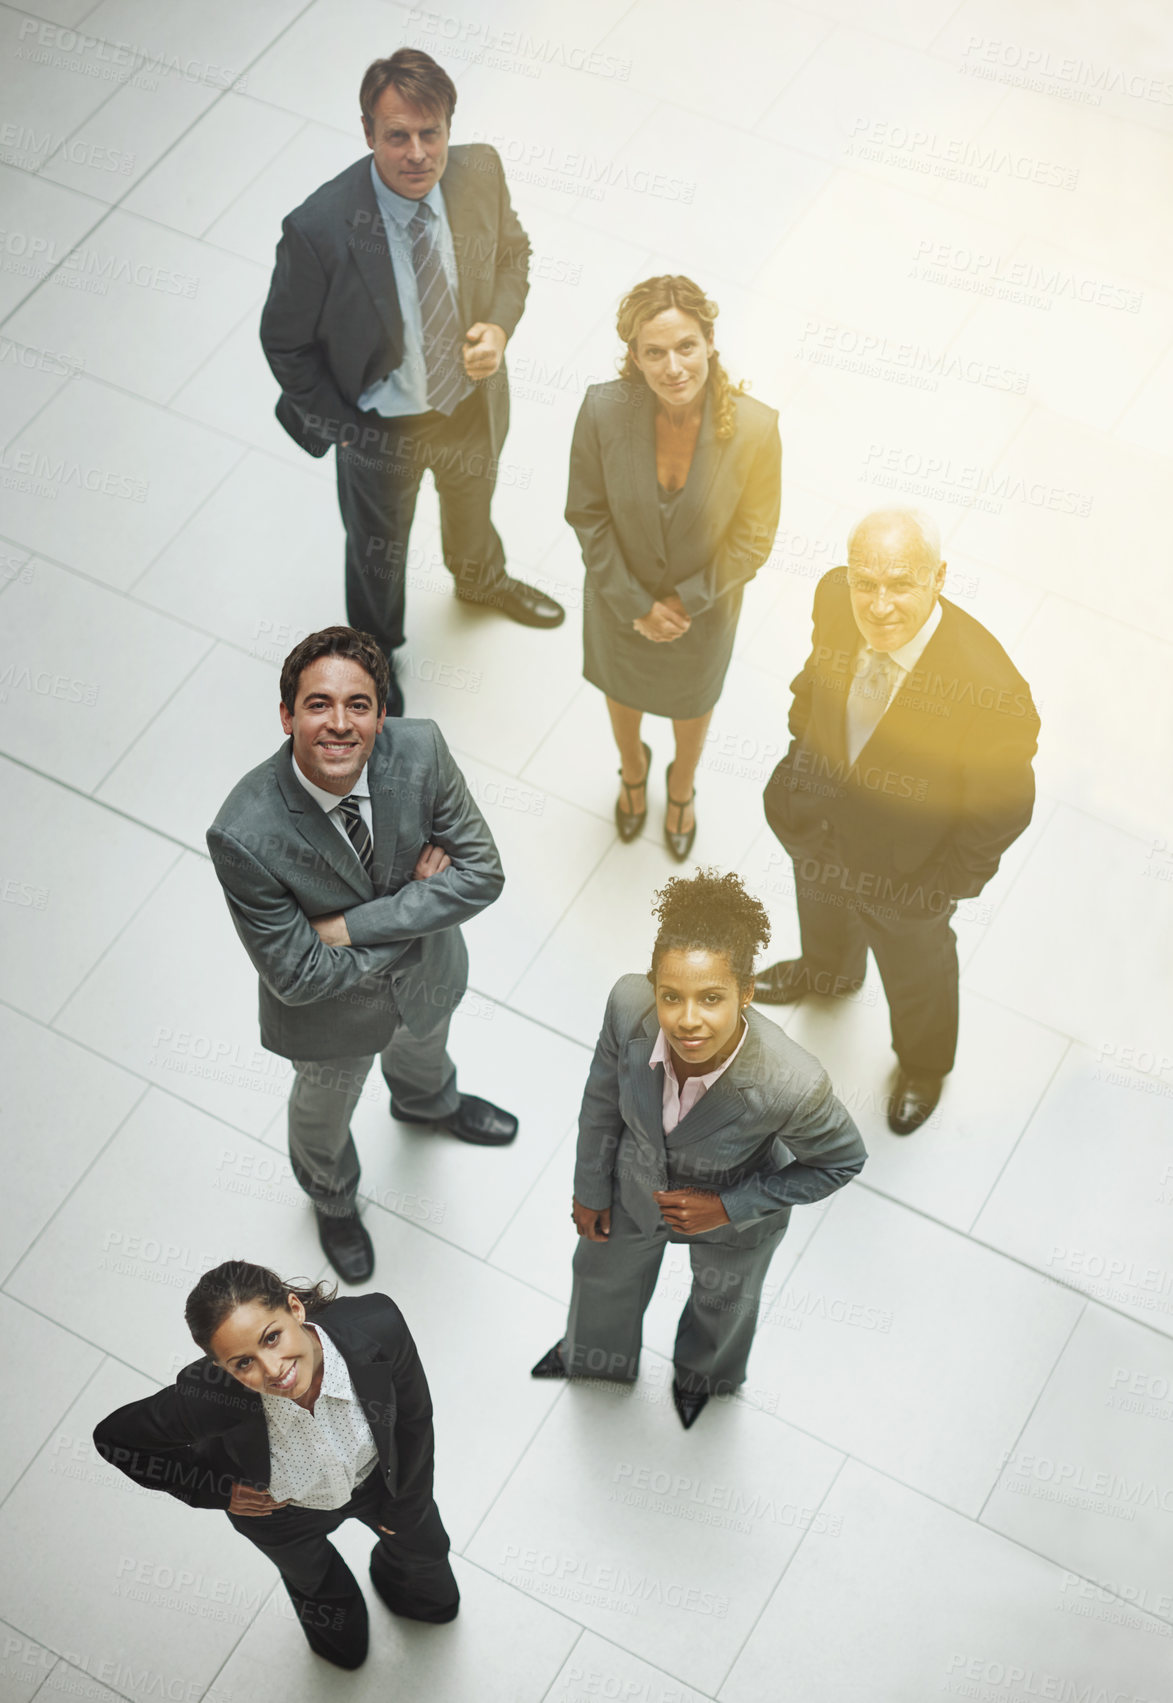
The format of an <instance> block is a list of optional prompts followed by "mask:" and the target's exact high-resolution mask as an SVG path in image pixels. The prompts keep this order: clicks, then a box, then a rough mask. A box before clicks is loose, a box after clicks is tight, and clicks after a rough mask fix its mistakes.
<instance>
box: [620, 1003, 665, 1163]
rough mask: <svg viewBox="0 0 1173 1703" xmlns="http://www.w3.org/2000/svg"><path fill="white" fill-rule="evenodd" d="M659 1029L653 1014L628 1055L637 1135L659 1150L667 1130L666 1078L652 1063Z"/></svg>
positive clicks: (628, 1069) (626, 1058)
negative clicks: (665, 1110)
mask: <svg viewBox="0 0 1173 1703" xmlns="http://www.w3.org/2000/svg"><path fill="white" fill-rule="evenodd" d="M659 1027H660V1025H659V1024H658V1023H657V1021H656V1018H655V1015H654V1014H653V1015H652V1016H651V1017H649V1018H648V1019H647V1021H646V1022H645V1023H644V1033H643V1034H642V1035H637V1036H636V1037H635V1039H634V1040H632V1041H629V1042H628V1043H627V1048H626V1051H625V1053H624V1061H625V1063H626V1067H627V1077H628V1081H629V1082H630V1084H631V1101H632V1108H633V1112H634V1121H635V1123H636V1128H637V1131H638V1133H639V1134H640V1135H643V1136H645V1137H646V1138H647V1139H648V1140H649V1141H651V1142H652V1143H653V1145H655V1146H657V1147H658V1146H659V1145H660V1141H661V1139H662V1132H663V1128H664V1078H663V1076H662V1074H659V1073H657V1072H656V1071H655V1070H653V1069H652V1067H651V1062H650V1061H651V1057H652V1048H653V1047H654V1046H655V1044H656V1035H657V1033H658V1031H659ZM649 1031H650V1033H649Z"/></svg>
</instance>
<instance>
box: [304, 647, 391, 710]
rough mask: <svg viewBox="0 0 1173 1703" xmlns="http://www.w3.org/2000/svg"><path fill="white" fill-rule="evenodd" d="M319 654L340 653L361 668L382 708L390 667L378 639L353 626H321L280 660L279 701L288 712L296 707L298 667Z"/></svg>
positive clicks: (315, 659)
mask: <svg viewBox="0 0 1173 1703" xmlns="http://www.w3.org/2000/svg"><path fill="white" fill-rule="evenodd" d="M323 656H344V657H346V658H347V660H348V661H350V662H357V663H358V665H359V667H360V668H365V669H366V671H367V673H368V674H369V675H370V677H371V684H372V685H373V686H374V688H375V707H376V708H377V709H380V710H381V709H385V708H386V706H387V693H388V691H389V690H390V687H391V667H390V664H389V663H388V661H387V658H386V657H385V656H384V655H383V652H382V651H381V650H380V648H379V644H378V641H377V640H376V639H373V638H372V637H371V635H370V633H360V632H359V630H358V628H357V627H323V628H322V629H321V631H320V632H317V633H307V634H306V636H305V638H304V639H301V640H299V641H298V643H297V644H295V645H294V647H293V649H292V650H291V651H290V653H289V655H288V656H287V657H286V658H285V661H284V662H283V663H282V664H281V702H282V703H283V704H284V705H285V708H286V709H287V710H288V711H289V712H290V714H291V715H292V713H293V711H294V710H295V709H296V708H297V688H298V686H299V685H300V683H301V676H302V670H303V669H306V668H308V667H309V665H310V663H311V662H317V661H318V660H319V658H321V657H323Z"/></svg>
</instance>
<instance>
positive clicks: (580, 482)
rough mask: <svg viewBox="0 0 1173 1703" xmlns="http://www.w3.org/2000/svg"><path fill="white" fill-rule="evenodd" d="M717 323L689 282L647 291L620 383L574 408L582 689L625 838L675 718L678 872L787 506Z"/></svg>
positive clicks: (636, 304) (670, 828) (633, 307)
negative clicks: (615, 789) (720, 350)
mask: <svg viewBox="0 0 1173 1703" xmlns="http://www.w3.org/2000/svg"><path fill="white" fill-rule="evenodd" d="M716 317H717V305H716V303H715V302H711V301H710V300H709V299H708V297H707V296H706V295H705V293H704V291H703V290H701V289H700V288H699V287H698V286H697V285H696V284H694V283H693V281H692V279H691V278H684V277H660V278H647V279H645V280H644V282H643V283H642V284H637V285H636V286H635V288H634V289H633V290H630V291H628V293H627V295H626V296H625V297H624V298H623V301H622V302H621V303H620V307H619V319H618V324H617V330H618V332H619V336H620V337H621V338H622V340H623V342H624V344H625V345H626V350H627V352H626V355H625V357H624V363H623V370H622V374H621V376H620V377H619V378H618V379H616V380H615V381H614V382H613V383H611V384H594V385H591V387H590V389H589V390H588V391H587V393H586V396H585V398H584V399H583V404H582V408H581V410H580V412H579V416H578V422H577V424H576V426H575V429H574V442H573V446H572V448H571V451H570V491H569V496H568V498H567V504H566V518H567V520H568V521H569V522H570V524H571V526H573V528H574V530H575V531H576V532H577V534H578V539H579V543H580V544H581V546H582V559H583V562H584V564H585V566H586V590H585V596H584V600H583V602H584V613H583V643H584V652H585V655H584V664H583V673H584V674H585V676H586V678H587V679H588V680H589V681H590V682H591V684H592V685H594V686H597V687H598V688H599V689H600V691H602V692H603V693H605V695H606V698H607V709H608V711H609V712H610V716H611V728H612V731H613V733H614V735H615V743H616V745H617V746H618V748H619V757H620V769H619V774H620V778H621V780H622V782H623V786H622V791H621V793H620V797H619V799H618V801H617V803H616V805H615V823H616V826H617V828H618V830H619V837H620V839H621V840H625V841H628V840H633V839H635V838H636V836H637V835H638V834H639V833H640V832H641V831H642V829H643V826H644V823H645V821H646V819H647V783H648V771H649V769H650V767H651V760H652V754H651V751H650V750H649V748H648V746H647V745H645V744H644V743H643V741H642V739H641V737H640V728H641V725H642V721H643V717H644V716H645V715H659V716H668V717H670V718H671V720H672V726H673V734H674V737H675V754H674V756H673V759H672V762H671V763H670V764H669V767H668V773H667V776H666V777H665V784H666V788H667V793H668V807H667V811H666V814H665V818H664V835H665V840H666V843H667V845H668V849H669V851H670V852H671V853H672V856H673V857H674V858H676V859H677V861H678V862H681V863H683V862H684V860H685V859H686V858H687V857H688V855H689V853H690V852H691V850H692V843H693V840H694V838H695V836H696V814H695V811H694V809H693V793H694V787H693V780H694V777H695V775H696V768H697V763H698V761H699V760H700V755H701V752H702V751H703V749H704V744H705V736H706V734H707V733H708V727H709V720H710V718H711V716H712V713H713V707H714V705H715V704H716V702H717V699H718V698H719V697H720V695H721V688H722V686H723V685H724V682H725V671H726V669H727V668H728V666H729V658H730V656H731V655H732V653H733V641H734V638H735V637H736V634H737V621H738V617H739V616H740V614H741V594H742V591H743V589H744V587H745V585H746V583H747V581H749V580H751V579H752V578H753V576H754V574H755V573H756V572H757V570H758V568H759V567H760V566H761V564H762V563H763V562H764V561H765V559H766V557H767V556H768V555H769V553H770V549H771V546H772V545H773V542H774V533H775V531H776V529H777V526H778V509H779V503H780V501H781V484H782V446H781V443H780V441H779V438H778V416H777V414H776V413H775V412H774V410H773V409H772V408H767V407H766V406H765V404H764V403H761V402H755V401H754V400H753V398H752V397H749V396H746V395H744V394H743V393H742V389H741V386H740V385H733V384H731V383H730V381H729V377H728V375H727V374H726V372H725V369H724V367H723V366H722V365H721V361H720V359H719V357H718V354H717V350H716V346H715V343H714V323H715V321H716Z"/></svg>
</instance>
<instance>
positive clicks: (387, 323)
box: [346, 157, 403, 343]
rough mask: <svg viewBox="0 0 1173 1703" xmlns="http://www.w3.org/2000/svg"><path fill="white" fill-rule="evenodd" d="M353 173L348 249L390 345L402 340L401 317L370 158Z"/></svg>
mask: <svg viewBox="0 0 1173 1703" xmlns="http://www.w3.org/2000/svg"><path fill="white" fill-rule="evenodd" d="M355 172H356V177H355V196H354V202H353V205H352V207H351V209H350V212H349V213H348V215H347V220H346V222H347V225H348V226H349V228H350V238H349V242H348V247H349V249H350V253H351V258H352V259H353V261H354V264H355V265H356V266H357V267H358V271H359V276H360V277H361V278H362V281H363V283H364V284H365V285H366V287H367V289H368V290H369V291H370V295H371V300H372V301H373V302H374V304H375V311H376V312H377V313H378V315H379V318H380V319H381V320H382V321H383V325H384V328H385V330H386V332H387V335H388V336H389V337H390V338H391V340H392V342H393V343H400V342H402V339H403V314H402V312H401V310H400V307H399V292H398V290H397V289H396V288H395V268H394V267H393V266H392V264H391V251H390V249H389V248H388V247H387V232H386V229H385V227H384V225H383V215H382V213H381V212H380V211H379V203H378V202H377V201H376V200H375V186H374V184H373V183H372V182H371V168H370V163H369V157H368V159H366V160H360V161H358V164H357V166H356V168H355Z"/></svg>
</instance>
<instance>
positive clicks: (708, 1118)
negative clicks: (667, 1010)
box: [574, 975, 867, 1246]
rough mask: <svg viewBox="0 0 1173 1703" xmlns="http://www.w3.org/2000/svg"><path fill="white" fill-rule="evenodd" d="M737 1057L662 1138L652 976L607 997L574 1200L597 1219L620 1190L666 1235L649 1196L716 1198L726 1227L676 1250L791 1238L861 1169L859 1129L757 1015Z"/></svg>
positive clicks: (814, 1070) (632, 1211) (631, 979)
mask: <svg viewBox="0 0 1173 1703" xmlns="http://www.w3.org/2000/svg"><path fill="white" fill-rule="evenodd" d="M746 1022H747V1024H748V1026H749V1033H748V1034H747V1035H746V1037H745V1041H744V1043H743V1045H742V1048H741V1051H740V1052H739V1053H738V1055H737V1057H736V1058H735V1059H734V1060H733V1062H732V1064H731V1065H730V1066H729V1068H728V1069H727V1070H726V1071H725V1073H724V1075H723V1076H721V1077H720V1078H719V1079H718V1081H716V1082H715V1083H714V1084H713V1086H712V1087H711V1088H709V1089H708V1090H707V1091H706V1092H705V1093H704V1094H702V1096H701V1098H700V1100H699V1101H698V1102H697V1104H696V1105H695V1106H694V1107H693V1109H692V1110H691V1111H690V1112H689V1113H688V1115H687V1117H684V1118H682V1119H681V1121H680V1122H679V1123H678V1124H677V1126H676V1128H675V1129H674V1130H673V1131H672V1133H671V1134H670V1135H668V1136H665V1135H664V1124H663V1093H664V1067H663V1066H662V1065H657V1066H656V1068H655V1069H654V1070H653V1069H651V1068H650V1066H649V1060H650V1059H651V1056H652V1049H653V1047H654V1046H655V1044H656V1035H657V1033H658V1031H659V1027H660V1024H659V1020H658V1018H657V1016H656V1001H655V995H654V993H653V991H652V987H651V984H650V982H649V981H648V978H647V977H646V976H636V975H632V976H621V977H620V979H619V981H617V982H616V984H615V986H614V987H613V988H612V990H611V997H610V999H609V1000H608V1001H607V1010H606V1014H605V1015H604V1018H603V1027H602V1030H601V1032H600V1034H599V1040H598V1044H597V1046H596V1047H595V1056H594V1058H593V1059H592V1061H591V1068H590V1072H589V1074H588V1076H587V1084H586V1090H585V1092H584V1094H583V1097H582V1110H581V1112H580V1113H579V1120H578V1160H577V1164H576V1167H575V1172H574V1193H575V1196H576V1198H577V1199H578V1200H580V1201H581V1202H582V1204H583V1205H584V1206H590V1207H594V1208H595V1209H596V1210H601V1209H602V1208H603V1207H607V1206H610V1205H611V1203H612V1200H613V1198H614V1197H615V1194H616V1192H617V1193H618V1198H619V1199H620V1201H621V1202H622V1204H623V1206H624V1209H625V1210H626V1211H627V1213H628V1214H629V1215H630V1216H631V1217H632V1218H634V1219H635V1221H636V1223H637V1224H639V1226H640V1228H641V1229H643V1230H644V1231H645V1232H646V1233H647V1234H649V1235H651V1234H656V1233H657V1232H660V1231H663V1230H664V1229H665V1228H666V1227H665V1224H664V1220H663V1218H662V1217H661V1215H660V1209H659V1207H658V1206H657V1205H656V1203H655V1201H654V1200H653V1199H652V1191H653V1190H654V1189H665V1188H686V1187H688V1186H689V1185H692V1186H693V1187H695V1188H701V1189H711V1190H715V1191H716V1192H717V1193H718V1194H719V1195H720V1196H721V1200H722V1202H723V1203H724V1206H725V1210H726V1212H727V1213H728V1214H729V1218H730V1222H729V1223H728V1224H722V1225H721V1226H720V1227H719V1228H718V1229H716V1230H706V1231H705V1232H704V1233H703V1236H702V1237H699V1238H698V1237H696V1236H684V1235H677V1234H675V1233H671V1234H670V1236H669V1239H670V1240H672V1241H687V1242H695V1241H698V1240H704V1241H707V1242H725V1243H729V1242H733V1243H736V1244H738V1245H739V1246H745V1245H751V1244H753V1243H756V1242H761V1241H764V1240H765V1239H766V1238H767V1237H768V1236H776V1235H778V1234H779V1233H780V1232H781V1231H782V1230H784V1229H785V1228H786V1225H787V1223H788V1222H789V1219H790V1208H791V1206H798V1205H803V1206H805V1205H809V1204H810V1202H812V1201H816V1200H822V1199H823V1197H824V1196H825V1195H829V1194H833V1193H834V1191H835V1190H836V1189H840V1188H842V1187H843V1185H844V1183H848V1182H850V1181H851V1179H852V1177H854V1176H855V1175H856V1173H857V1172H859V1171H861V1170H862V1169H863V1165H864V1161H865V1160H866V1158H867V1152H866V1150H865V1148H864V1145H863V1142H862V1141H861V1140H860V1136H859V1131H858V1130H857V1129H856V1127H855V1124H854V1123H853V1122H852V1120H851V1118H850V1117H849V1115H848V1113H847V1111H846V1110H845V1108H844V1107H843V1106H842V1105H841V1104H840V1102H839V1101H838V1100H837V1099H836V1098H835V1095H834V1093H833V1092H832V1090H831V1082H830V1078H829V1077H828V1075H827V1073H826V1071H825V1070H824V1069H823V1067H822V1065H821V1064H820V1063H819V1061H818V1060H817V1059H816V1058H812V1056H811V1055H810V1053H808V1052H805V1051H804V1050H803V1048H802V1047H800V1046H799V1045H798V1043H797V1042H796V1041H792V1040H791V1039H790V1036H789V1035H787V1034H786V1033H785V1032H784V1031H783V1030H782V1029H780V1028H779V1027H778V1025H777V1024H776V1023H771V1022H770V1020H769V1018H768V1017H763V1016H762V1014H761V1012H760V1011H755V1010H754V1009H753V1007H752V1006H751V1007H750V1008H749V1010H748V1011H747V1012H746Z"/></svg>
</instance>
